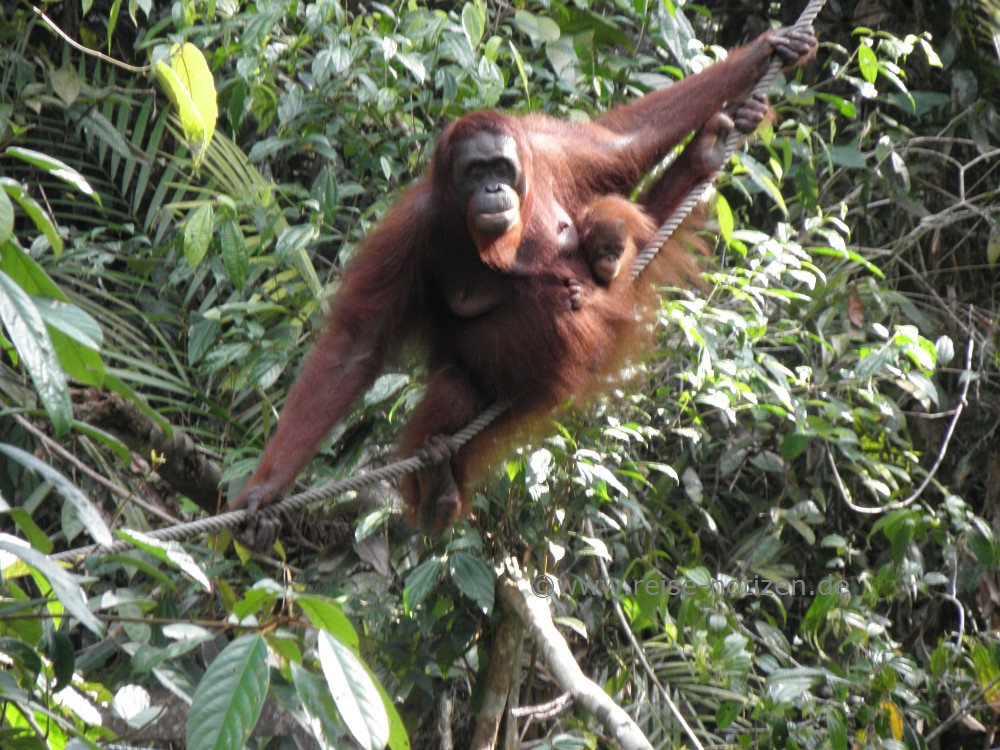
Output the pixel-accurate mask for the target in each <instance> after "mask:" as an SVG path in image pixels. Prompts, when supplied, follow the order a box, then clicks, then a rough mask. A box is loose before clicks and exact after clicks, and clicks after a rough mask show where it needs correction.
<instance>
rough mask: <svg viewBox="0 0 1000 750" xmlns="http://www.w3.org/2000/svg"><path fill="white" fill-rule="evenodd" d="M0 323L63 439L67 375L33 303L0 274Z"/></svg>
mask: <svg viewBox="0 0 1000 750" xmlns="http://www.w3.org/2000/svg"><path fill="white" fill-rule="evenodd" d="M0 322H2V323H3V326H4V328H6V329H7V335H8V336H9V337H10V340H11V342H12V343H13V344H14V348H15V349H16V350H17V353H18V356H19V357H20V358H21V362H22V363H23V365H24V369H25V370H27V371H28V375H29V376H30V377H31V382H32V383H34V385H35V390H36V392H37V393H38V397H39V398H40V399H41V400H42V404H44V406H45V410H46V412H47V413H48V415H49V419H51V420H52V427H53V429H54V430H55V433H56V435H57V436H62V435H65V434H66V432H67V431H68V430H69V426H70V424H71V422H72V421H73V405H72V404H71V403H70V399H69V388H68V387H67V385H66V375H65V373H63V370H62V367H60V365H59V358H58V357H57V356H56V352H55V348H54V347H53V345H52V339H51V338H49V332H48V329H46V327H45V323H44V322H43V320H42V316H41V314H40V313H39V312H38V308H37V307H35V303H34V301H33V300H32V299H31V297H29V296H28V295H27V294H25V293H24V290H23V289H21V287H20V286H18V285H17V284H15V283H14V280H13V279H11V278H10V276H8V275H7V274H6V273H3V272H0ZM109 533H110V532H109Z"/></svg>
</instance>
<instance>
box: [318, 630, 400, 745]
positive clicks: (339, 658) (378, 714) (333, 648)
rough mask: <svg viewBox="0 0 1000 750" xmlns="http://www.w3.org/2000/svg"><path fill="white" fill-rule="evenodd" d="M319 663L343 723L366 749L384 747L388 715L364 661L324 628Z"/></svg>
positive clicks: (320, 643)
mask: <svg viewBox="0 0 1000 750" xmlns="http://www.w3.org/2000/svg"><path fill="white" fill-rule="evenodd" d="M317 652H318V654H319V663H320V666H321V667H322V668H323V676H324V677H326V684H327V687H328V688H329V689H330V695H331V696H333V702H334V703H335V704H336V706H337V710H338V711H339V712H340V716H341V718H342V719H343V720H344V724H346V725H347V728H348V729H349V730H350V732H351V734H352V735H353V736H354V739H355V740H356V741H357V743H358V744H359V745H361V747H362V748H364V750H382V748H384V747H385V745H386V743H387V742H388V741H389V717H388V716H387V715H386V712H385V706H383V705H382V698H381V696H380V695H379V693H378V690H377V689H376V687H375V683H374V682H373V681H372V678H371V677H370V676H369V674H368V670H367V669H365V666H364V664H362V663H361V661H360V660H359V659H358V657H357V656H355V655H354V652H353V651H352V650H351V649H350V648H349V647H348V646H346V645H344V644H343V643H341V642H340V641H338V640H337V639H336V638H334V637H333V636H332V635H330V634H329V633H327V632H326V631H325V630H323V631H320V633H319V644H318V648H317Z"/></svg>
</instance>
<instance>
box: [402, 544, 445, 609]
mask: <svg viewBox="0 0 1000 750" xmlns="http://www.w3.org/2000/svg"><path fill="white" fill-rule="evenodd" d="M443 568H444V560H442V559H441V558H440V557H432V558H430V559H428V560H424V561H423V562H422V563H420V565H418V566H417V567H415V568H414V569H413V570H411V571H410V573H409V575H408V576H407V577H406V586H405V588H404V589H403V606H404V608H405V609H406V612H407V613H410V612H412V611H413V610H414V609H416V608H417V607H419V606H420V605H421V604H422V603H423V601H424V599H426V598H427V595H428V594H430V592H431V589H433V588H434V586H435V584H436V583H437V579H438V576H440V575H441V571H442V569H443Z"/></svg>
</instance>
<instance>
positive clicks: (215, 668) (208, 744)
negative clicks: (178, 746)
mask: <svg viewBox="0 0 1000 750" xmlns="http://www.w3.org/2000/svg"><path fill="white" fill-rule="evenodd" d="M269 681H270V674H269V672H268V668H267V644H266V643H265V642H264V637H263V636H261V635H259V634H253V635H245V636H243V637H242V638H237V639H236V640H235V641H233V642H232V643H230V644H229V645H228V646H226V647H225V648H224V649H223V650H222V653H221V654H219V655H218V656H217V657H215V661H213V662H212V663H211V664H210V665H209V667H208V669H207V670H206V671H205V674H204V675H203V676H202V678H201V681H200V682H199V683H198V688H197V690H195V691H194V702H193V704H192V706H191V713H190V715H189V716H188V726H187V748H188V750H231V749H234V748H242V747H244V746H245V745H246V742H247V740H249V739H250V734H251V732H253V728H254V725H255V724H256V723H257V719H258V718H259V717H260V711H261V708H263V706H264V697H265V696H266V695H267V687H268V684H269Z"/></svg>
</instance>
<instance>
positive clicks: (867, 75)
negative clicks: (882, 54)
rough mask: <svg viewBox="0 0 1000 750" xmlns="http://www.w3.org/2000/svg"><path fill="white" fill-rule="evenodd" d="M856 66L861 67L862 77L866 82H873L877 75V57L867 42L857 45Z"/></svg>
mask: <svg viewBox="0 0 1000 750" xmlns="http://www.w3.org/2000/svg"><path fill="white" fill-rule="evenodd" d="M858 66H859V67H860V68H861V76H862V78H864V79H865V80H866V81H868V83H875V79H876V78H877V77H878V58H877V57H876V56H875V52H874V51H873V50H872V48H871V47H869V46H868V45H867V44H864V43H862V44H861V46H860V47H858Z"/></svg>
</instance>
